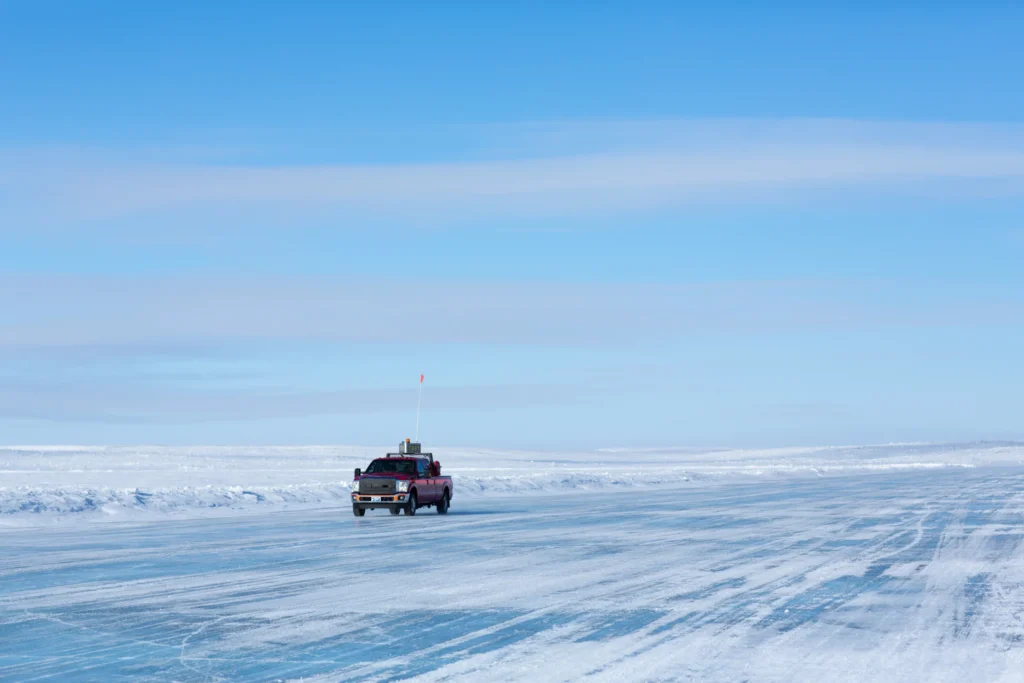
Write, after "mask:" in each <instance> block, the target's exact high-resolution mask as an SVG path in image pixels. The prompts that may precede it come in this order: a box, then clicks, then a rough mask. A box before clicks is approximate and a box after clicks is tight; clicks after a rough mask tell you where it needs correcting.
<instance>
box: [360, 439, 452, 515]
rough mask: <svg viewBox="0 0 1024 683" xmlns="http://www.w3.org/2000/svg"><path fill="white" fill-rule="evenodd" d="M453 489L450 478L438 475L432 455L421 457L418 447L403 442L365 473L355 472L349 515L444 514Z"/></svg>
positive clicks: (437, 468) (426, 454)
mask: <svg viewBox="0 0 1024 683" xmlns="http://www.w3.org/2000/svg"><path fill="white" fill-rule="evenodd" d="M454 490H455V487H454V486H453V485H452V478H451V477H449V476H442V475H441V463H440V462H438V461H437V460H434V455H433V453H423V452H422V449H421V447H420V444H418V443H413V442H412V441H411V440H409V439H406V440H405V441H403V442H402V443H401V444H399V448H398V452H396V453H388V454H387V455H385V456H384V457H383V458H377V459H376V460H374V461H372V462H371V463H370V464H369V465H368V466H367V467H366V470H365V471H364V470H361V469H359V468H357V469H356V471H355V477H354V479H353V481H352V514H354V515H355V516H356V517H362V516H364V515H365V514H366V511H367V510H374V509H378V508H384V509H387V510H388V511H389V512H390V513H391V514H392V515H397V514H400V513H402V512H405V514H406V515H409V516H412V515H415V514H416V510H417V509H419V508H422V507H432V508H434V509H435V510H437V513H438V514H439V515H445V514H448V509H449V506H450V505H451V499H452V494H453V493H454Z"/></svg>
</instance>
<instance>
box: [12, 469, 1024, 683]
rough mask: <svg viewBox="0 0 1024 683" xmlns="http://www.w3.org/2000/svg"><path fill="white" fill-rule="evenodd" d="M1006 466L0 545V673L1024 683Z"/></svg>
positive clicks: (1019, 560) (479, 502) (221, 520)
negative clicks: (448, 512) (1022, 682)
mask: <svg viewBox="0 0 1024 683" xmlns="http://www.w3.org/2000/svg"><path fill="white" fill-rule="evenodd" d="M1022 538H1024V469H1021V468H1017V467H991V468H985V467H980V468H974V469H963V468H956V469H941V470H923V471H896V472H887V473H881V474H855V475H848V476H841V477H804V478H794V479H768V480H763V481H757V482H740V483H733V484H729V485H718V486H709V487H703V488H686V487H682V486H679V487H668V488H661V489H656V490H653V489H652V490H641V489H634V490H629V491H614V492H612V491H602V492H597V493H587V492H572V493H567V494H566V495H551V494H530V495H517V496H508V497H501V496H493V497H483V498H470V499H466V498H463V499H462V500H459V499H456V501H455V503H454V505H453V510H452V514H451V515H450V516H448V517H439V516H437V515H435V514H433V513H432V511H427V510H423V511H422V512H421V514H420V515H418V516H416V517H414V518H406V517H404V516H403V517H391V516H390V515H388V514H387V513H385V512H377V513H371V514H369V515H367V516H366V517H365V518H362V519H356V518H354V517H353V516H352V514H351V511H350V509H349V508H348V507H332V508H325V507H321V508H318V509H301V510H280V511H272V512H268V513H266V514H259V515H252V514H249V515H239V516H220V517H209V518H188V519H161V520H157V521H137V520H136V521H132V522H117V523H107V524H95V525H83V524H77V523H76V524H71V525H60V524H54V525H43V526H39V527H33V528H18V527H13V528H7V529H3V530H0V545H2V549H3V552H2V554H0V679H3V680H18V681H34V680H47V679H50V680H61V681H68V680H141V681H144V680H160V681H165V680H178V681H207V680H223V679H231V680H247V681H255V680H278V679H283V680H290V679H299V678H305V679H307V680H309V679H312V680H318V681H319V680H324V681H342V680H344V681H359V680H391V679H402V678H412V677H418V678H419V679H421V680H444V681H459V680H552V681H561V680H577V679H592V680H613V681H623V680H684V681H685V680H700V681H740V680H747V681H813V682H814V683H822V682H823V681H897V680H898V681H1020V680H1024V545H1022V543H1021V541H1022Z"/></svg>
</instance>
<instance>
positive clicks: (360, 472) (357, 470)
mask: <svg viewBox="0 0 1024 683" xmlns="http://www.w3.org/2000/svg"><path fill="white" fill-rule="evenodd" d="M362 473H363V471H362V470H361V469H359V468H358V467H357V468H356V479H358V478H359V475H361V474H362Z"/></svg>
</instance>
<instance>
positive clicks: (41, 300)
mask: <svg viewBox="0 0 1024 683" xmlns="http://www.w3.org/2000/svg"><path fill="white" fill-rule="evenodd" d="M549 5H550V3H547V4H543V3H517V4H516V6H515V7H514V8H496V7H489V6H485V5H481V4H479V3H476V4H471V3H442V4H434V5H433V6H430V7H427V6H426V5H423V4H422V3H420V4H414V3H396V4H393V5H391V6H389V7H388V8H386V9H380V10H375V9H372V8H368V7H356V6H355V5H353V4H349V3H291V4H289V5H288V6H285V5H283V4H280V3H259V2H250V3H216V6H212V5H211V4H209V3H198V2H196V3H193V2H180V3H163V4H159V5H155V4H152V3H149V4H147V3H128V2H96V3H89V4H88V5H86V4H85V3H73V2H49V1H45V0H40V1H37V2H20V1H8V2H0V100H2V102H3V106H0V442H4V443H27V442H32V443H61V442H64V443H67V442H75V443H140V442H147V443H172V444H176V443H281V444H293V443H377V444H380V443H391V442H393V441H394V440H395V439H396V438H401V437H403V436H407V435H408V434H407V432H409V431H410V430H411V428H412V426H413V423H414V415H413V411H414V408H415V400H416V395H415V383H416V379H417V377H418V375H419V373H420V372H424V373H426V375H427V383H426V388H425V392H424V402H423V407H424V416H423V428H422V435H423V437H424V439H425V440H429V441H430V442H433V443H440V444H452V445H454V444H462V445H466V444H493V445H501V446H521V447H564V446H585V447H590V446H628V445H637V446H649V445H665V444H680V445H689V444H694V445H727V446H756V445H798V444H827V443H863V442H879V441H906V440H915V441H917V440H947V439H949V440H968V439H1015V438H1016V439H1020V438H1024V425H1022V423H1021V421H1020V410H1019V408H1020V387H1021V386H1022V385H1024V369H1022V367H1024V365H1022V364H1021V363H1020V351H1019V349H1020V348H1021V347H1022V346H1024V275H1022V268H1021V263H1022V262H1024V93H1022V91H1021V89H1020V88H1018V87H1016V82H1017V80H1019V79H1018V76H1019V74H1018V73H1017V72H1018V71H1019V64H1021V63H1024V46H1022V45H1021V43H1020V41H1019V40H1018V37H1019V36H1018V32H1017V31H1016V30H1015V27H1017V26H1019V25H1020V22H1021V20H1024V10H1021V9H1016V8H1012V7H1010V6H1009V4H1008V3H992V4H990V5H989V6H987V7H976V8H967V7H960V8H954V7H950V8H946V7H932V8H929V10H928V11H927V12H924V11H922V10H920V9H910V8H906V9H892V8H887V7H885V6H884V4H883V3H863V4H862V5H861V6H859V7H856V8H846V9H834V8H805V7H801V6H800V5H798V4H793V5H789V6H788V7H786V8H773V9H771V10H770V11H769V10H768V9H758V8H751V7H743V6H741V5H736V6H733V7H719V8H697V7H694V8H688V7H684V6H680V5H679V4H678V3H640V4H634V5H631V6H630V7H628V8H627V7H626V5H625V4H624V3H620V4H612V3H557V7H551V6H549Z"/></svg>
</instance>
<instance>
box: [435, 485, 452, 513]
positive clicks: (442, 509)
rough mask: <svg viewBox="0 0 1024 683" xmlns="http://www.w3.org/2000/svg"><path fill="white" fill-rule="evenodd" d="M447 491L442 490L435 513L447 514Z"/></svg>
mask: <svg viewBox="0 0 1024 683" xmlns="http://www.w3.org/2000/svg"><path fill="white" fill-rule="evenodd" d="M449 504H450V503H449V502H448V492H447V491H445V492H444V496H442V497H441V502H439V503H438V504H437V514H439V515H447V514H448V505H449Z"/></svg>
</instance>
